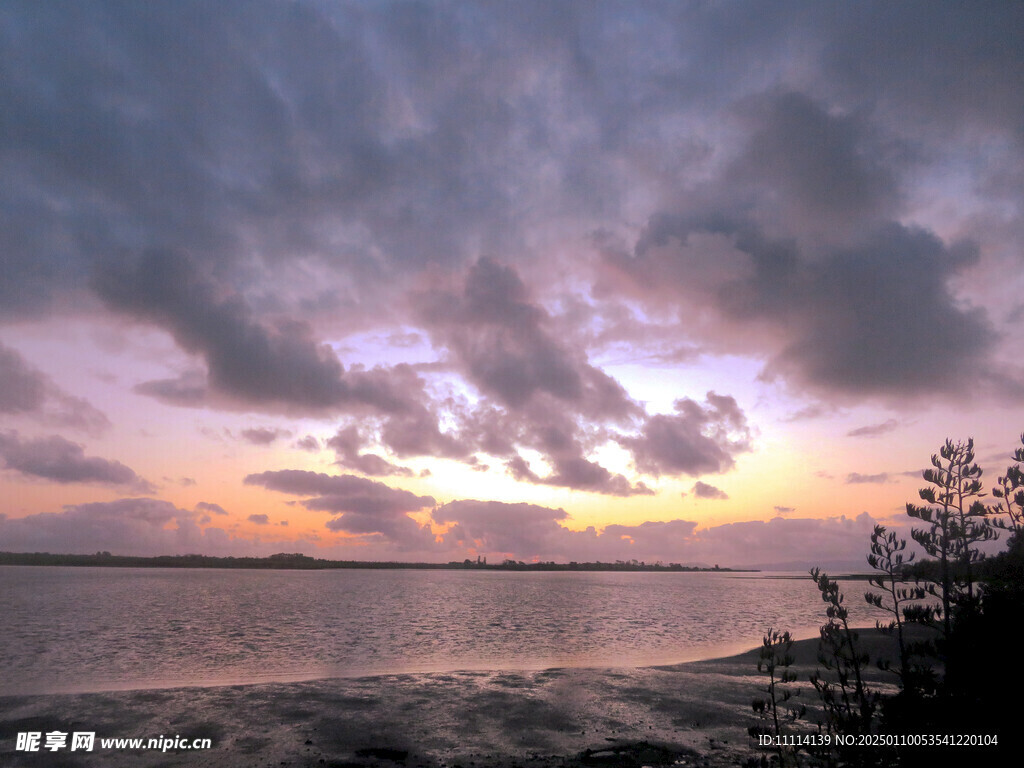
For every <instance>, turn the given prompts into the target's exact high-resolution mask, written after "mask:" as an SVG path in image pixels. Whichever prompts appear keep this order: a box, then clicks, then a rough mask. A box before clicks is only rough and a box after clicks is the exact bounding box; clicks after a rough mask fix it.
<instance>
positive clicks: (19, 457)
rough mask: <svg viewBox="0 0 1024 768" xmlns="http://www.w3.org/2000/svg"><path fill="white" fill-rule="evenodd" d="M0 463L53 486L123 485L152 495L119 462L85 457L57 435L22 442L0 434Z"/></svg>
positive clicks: (147, 486) (81, 450)
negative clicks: (86, 484) (46, 481)
mask: <svg viewBox="0 0 1024 768" xmlns="http://www.w3.org/2000/svg"><path fill="white" fill-rule="evenodd" d="M0 459H2V460H3V462H4V466H5V467H6V468H7V469H11V470H14V471H16V472H19V473H20V474H22V475H25V476H26V477H36V478H41V479H44V480H52V481H54V482H57V483H62V484H63V483H100V484H103V485H123V486H127V487H130V488H133V489H135V490H137V491H140V492H142V493H154V492H155V490H156V489H155V488H154V486H153V484H152V483H150V482H148V481H147V480H144V479H142V478H141V477H139V476H138V475H136V474H135V472H134V471H133V470H132V469H131V468H130V467H126V466H125V465H124V464H122V463H121V462H119V461H112V460H109V459H101V458H99V457H97V456H86V455H85V449H84V448H83V447H82V446H81V445H79V444H78V443H72V442H71V441H70V440H65V439H64V438H63V437H60V436H59V435H51V436H50V437H41V438H35V439H22V438H21V437H19V435H18V433H17V432H3V433H0Z"/></svg>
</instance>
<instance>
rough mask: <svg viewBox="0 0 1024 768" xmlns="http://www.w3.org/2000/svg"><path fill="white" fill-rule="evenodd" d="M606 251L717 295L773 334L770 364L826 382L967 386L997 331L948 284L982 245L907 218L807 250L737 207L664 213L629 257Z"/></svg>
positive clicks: (672, 282)
mask: <svg viewBox="0 0 1024 768" xmlns="http://www.w3.org/2000/svg"><path fill="white" fill-rule="evenodd" d="M702 236H703V237H716V238H720V237H722V236H725V237H726V238H727V240H728V241H729V242H730V243H731V247H730V251H729V257H730V258H729V259H728V260H723V259H722V258H720V255H719V253H718V252H716V251H715V250H702V249H701V248H700V247H696V245H695V244H699V243H700V242H701V237H702ZM608 258H609V259H610V261H611V262H613V263H616V264H617V265H618V266H619V267H621V268H623V269H624V270H625V272H626V274H628V275H630V277H631V279H633V280H637V281H642V282H643V284H644V285H657V286H659V287H658V290H659V291H661V292H662V296H664V295H665V293H664V291H666V290H675V291H677V292H678V293H679V294H680V295H682V296H685V297H686V299H687V301H690V302H693V304H695V305H696V306H700V305H702V304H707V302H709V301H710V304H711V307H712V308H713V309H714V310H716V311H717V312H718V314H719V317H720V319H721V320H722V322H723V323H724V324H725V325H731V326H733V327H735V328H740V329H743V328H747V329H758V328H760V329H763V330H764V331H767V332H768V333H770V334H772V335H774V337H775V339H776V341H774V342H772V343H773V344H775V345H777V347H776V348H777V349H778V352H777V353H776V354H775V356H774V357H772V358H771V359H770V361H769V363H768V365H767V366H766V368H765V375H766V376H768V377H772V376H777V375H785V376H786V377H788V378H789V379H790V380H792V381H794V382H796V383H800V384H803V385H806V386H810V387H812V388H816V389H820V390H825V391H828V392H831V393H838V394H843V395H848V396H851V395H852V396H865V395H884V394H893V395H918V394H929V393H942V392H945V393H950V392H954V393H955V392H960V391H962V390H963V389H964V388H965V387H966V386H967V385H968V384H970V383H976V382H977V377H976V376H975V374H974V373H973V371H975V370H977V369H979V368H983V367H984V365H985V362H986V359H987V357H988V355H989V353H990V352H991V351H992V350H993V348H994V345H995V343H996V341H997V338H998V337H997V334H996V332H995V330H994V328H993V326H992V325H991V323H990V322H989V320H988V318H987V316H986V314H985V312H984V310H982V309H981V308H977V307H970V306H965V305H964V303H963V302H962V301H960V300H958V299H957V298H956V297H955V296H954V295H953V293H952V290H951V288H950V282H951V281H952V280H953V279H954V278H955V277H957V276H959V275H960V274H961V273H962V272H964V271H965V270H966V269H968V268H970V267H971V266H972V265H973V264H975V262H976V261H977V251H976V249H975V248H974V247H973V246H972V245H970V244H968V243H959V244H954V245H952V246H947V245H946V244H944V243H943V242H942V241H941V240H939V239H938V238H937V237H936V236H935V235H933V234H931V233H929V232H927V231H924V230H921V229H914V228H910V227H906V226H903V225H901V224H896V223H891V222H888V223H885V222H883V223H880V224H878V225H877V226H875V227H873V228H870V229H868V230H867V231H865V232H863V233H861V234H859V235H857V236H856V237H855V238H854V239H853V240H852V241H851V242H850V244H848V245H827V246H822V247H821V249H820V250H816V251H814V252H807V251H806V250H804V249H803V248H801V247H800V246H799V245H798V244H797V243H796V242H794V241H792V240H773V239H770V238H766V237H765V236H764V234H763V233H762V232H761V231H760V230H759V228H758V227H756V226H754V225H750V224H742V223H740V221H739V220H735V219H730V218H721V219H718V220H714V219H701V220H697V219H692V218H688V217H664V216H661V217H657V218H655V219H652V220H651V222H650V224H649V226H648V228H647V230H646V231H645V232H644V234H643V235H642V236H641V238H640V240H639V241H638V245H637V251H636V255H635V256H634V257H626V258H625V259H623V258H622V257H621V256H616V255H614V254H609V255H608ZM741 338H742V337H741ZM725 343H726V345H729V344H733V345H734V344H736V343H737V342H736V341H726V342H725ZM739 343H743V342H742V341H741V342H739ZM952 360H956V361H957V364H956V365H951V364H950V361H952Z"/></svg>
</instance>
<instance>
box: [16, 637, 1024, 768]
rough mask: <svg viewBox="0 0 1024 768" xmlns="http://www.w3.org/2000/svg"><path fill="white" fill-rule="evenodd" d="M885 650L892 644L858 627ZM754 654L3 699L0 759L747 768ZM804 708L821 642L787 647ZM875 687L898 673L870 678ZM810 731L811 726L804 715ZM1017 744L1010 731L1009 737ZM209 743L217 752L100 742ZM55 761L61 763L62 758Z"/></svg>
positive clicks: (25, 763)
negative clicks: (46, 742) (28, 747)
mask: <svg viewBox="0 0 1024 768" xmlns="http://www.w3.org/2000/svg"><path fill="white" fill-rule="evenodd" d="M861 639H862V642H863V643H864V648H865V650H869V651H870V652H871V653H872V657H873V658H875V657H876V654H878V653H879V652H880V651H881V652H883V653H884V651H885V650H886V649H887V648H890V647H891V642H892V641H891V640H890V639H889V638H886V637H884V636H882V635H881V634H880V633H878V632H876V631H873V630H861ZM759 650H760V649H759V648H752V649H749V650H746V651H744V652H742V653H739V654H735V655H732V656H724V657H720V658H714V659H707V660H704V661H690V662H684V663H679V664H669V665H658V666H649V667H627V666H622V667H615V666H611V667H561V668H558V667H555V668H549V669H543V670H520V671H509V670H504V671H472V670H462V671H458V672H435V673H415V674H413V673H409V674H387V675H375V676H366V677H355V678H337V677H334V678H321V679H317V680H310V681H305V682H287V683H286V682H275V683H257V684H248V685H228V686H210V687H179V688H165V689H139V690H130V691H109V692H100V693H79V694H35V695H8V694H6V693H4V694H2V695H0V764H3V765H5V766H7V765H10V766H21V767H24V768H42V766H49V765H60V766H66V767H67V768H76V767H78V766H81V767H83V768H84V767H86V766H97V765H103V766H112V767H113V768H129V767H130V766H131V767H134V766H140V767H141V768H173V767H174V766H210V768H214V766H216V767H218V768H219V767H223V768H254V767H261V768H321V766H322V767H323V768H399V767H401V768H587V767H588V766H605V767H606V768H612V767H613V766H623V767H624V768H641V766H651V767H652V768H654V767H655V766H662V767H665V768H667V766H681V765H686V766H698V767H699V768H725V766H743V765H746V764H748V761H751V759H754V760H755V761H756V759H758V758H759V756H760V755H761V754H762V753H761V752H760V751H759V750H758V748H757V745H756V743H755V740H754V739H753V738H752V737H751V736H750V735H749V733H748V728H749V727H750V726H752V725H756V724H759V723H763V721H761V720H759V719H758V718H757V716H756V715H755V713H754V711H753V708H752V706H751V702H752V700H753V699H754V698H755V697H757V696H758V695H759V694H760V693H762V690H763V688H764V686H765V684H766V682H767V678H766V676H765V675H764V674H759V673H758V671H757V660H758V655H759ZM792 650H793V655H794V657H795V661H794V664H793V665H792V667H791V669H792V671H794V672H796V673H797V674H798V675H799V682H797V683H796V686H798V687H800V688H801V689H802V690H803V693H802V696H803V697H804V701H805V703H807V704H808V705H811V704H813V703H814V701H815V699H814V693H813V690H812V689H811V686H810V684H809V683H808V682H807V677H808V675H809V674H810V673H811V672H813V671H814V669H815V668H816V667H817V666H818V664H817V658H816V657H817V640H816V639H805V640H798V641H795V642H794V644H793V649H792ZM868 679H869V681H870V682H871V684H872V685H873V687H875V688H876V689H879V688H880V689H883V690H884V689H886V688H888V689H889V690H888V691H886V692H890V693H891V692H895V688H894V687H893V686H892V685H891V683H892V677H891V675H889V674H888V673H884V672H881V671H879V670H877V669H874V670H872V671H871V672H870V673H869V677H868ZM804 722H806V724H807V725H808V727H809V728H813V726H814V722H813V720H807V721H804ZM52 731H58V732H65V733H72V732H95V734H96V744H95V748H94V750H93V751H92V752H82V751H78V752H71V751H69V750H68V749H64V750H62V751H60V752H58V753H56V754H54V753H52V752H47V751H45V750H40V751H38V752H32V753H30V752H25V751H17V750H16V749H15V746H16V737H17V734H18V733H20V732H37V733H40V734H46V733H49V732H52ZM1005 736H1006V738H1009V734H1006V735H1005ZM178 737H180V738H183V739H187V740H192V739H209V740H210V741H211V747H210V748H209V749H195V750H189V749H183V748H178V747H177V745H172V746H171V748H170V749H168V750H167V751H160V750H159V749H140V748H112V747H110V746H109V745H107V748H102V747H101V743H100V740H101V739H104V738H115V739H136V738H137V739H142V740H143V741H145V740H148V739H151V738H152V739H157V738H160V739H165V741H164V742H162V743H164V744H169V743H171V742H173V741H174V739H176V738H178ZM55 758H56V759H57V760H56V762H55Z"/></svg>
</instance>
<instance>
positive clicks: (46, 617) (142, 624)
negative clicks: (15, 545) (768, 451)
mask: <svg viewBox="0 0 1024 768" xmlns="http://www.w3.org/2000/svg"><path fill="white" fill-rule="evenodd" d="M778 575H779V574H727V573H566V572H535V573H505V572H496V571H419V570H393V571H392V570H332V571H263V570H215V569H188V570H185V569H156V568H61V567H32V566H0V692H2V693H7V694H15V693H50V692H72V691H96V690H114V689H124V688H150V687H170V686H180V685H221V684H238V683H252V682H268V681H284V680H302V679H310V678H316V677H331V676H359V675H366V674H392V673H404V672H427V671H451V670H465V669H489V670H493V669H509V670H512V669H542V668H548V667H565V666H645V665H652V664H667V663H675V662H680V661H691V660H696V659H700V658H711V657H715V656H723V655H729V654H732V653H736V652H739V651H743V650H747V649H749V648H752V647H755V646H758V645H760V642H761V636H762V635H763V634H764V632H765V630H766V629H767V628H768V627H769V626H774V627H780V628H783V629H788V630H790V631H791V632H793V633H794V635H796V636H799V637H810V636H813V635H816V634H817V627H818V626H819V625H820V624H821V623H823V622H824V620H825V618H824V610H823V609H824V603H822V601H821V598H820V596H819V594H818V592H817V590H816V589H815V586H814V584H813V582H812V581H811V580H810V578H809V577H806V575H803V576H804V577H803V578H776V576H778ZM794 575H797V576H800V575H801V574H794ZM866 586H867V585H866V583H865V582H851V583H848V584H843V588H844V592H845V593H846V596H847V604H848V605H849V606H850V608H851V612H852V614H853V616H854V617H855V618H856V619H857V623H859V624H861V625H871V624H873V621H874V618H875V616H876V615H878V616H880V614H875V613H872V612H870V611H869V607H868V606H867V605H866V604H865V603H864V599H863V597H862V594H863V592H864V590H865V588H866Z"/></svg>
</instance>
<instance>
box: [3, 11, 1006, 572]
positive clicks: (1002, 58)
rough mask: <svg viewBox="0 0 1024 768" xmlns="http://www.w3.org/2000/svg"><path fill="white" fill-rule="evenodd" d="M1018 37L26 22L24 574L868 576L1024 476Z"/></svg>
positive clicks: (961, 30)
mask: <svg viewBox="0 0 1024 768" xmlns="http://www.w3.org/2000/svg"><path fill="white" fill-rule="evenodd" d="M1022 39H1024V5H1021V4H1015V3H991V4H989V3H971V4H961V3H909V2H908V3H889V2H882V3H870V2H858V3H819V2H808V3H797V2H787V3H777V2H765V3H757V2H749V3H716V2H709V3H675V2H673V3H654V2H644V3H626V2H621V3H619V2H580V3H570V2H536V3H530V2H517V3H511V2H508V3H498V2H493V3H491V2H487V3H484V2H477V3H473V2H463V3H444V2H437V3H408V2H402V3H385V2H366V3H357V2H344V3H342V2H244V3H241V2H240V3H231V2H216V3H211V2H209V1H208V0H203V1H202V2H195V3H191V2H163V3H156V2H154V3H138V2H124V3H117V2H108V3H100V2H68V3H59V2H47V3H37V2H24V3H21V2H4V3H3V4H2V5H0V158H2V168H3V174H2V175H3V182H2V184H0V217H2V221H0V550H6V551H50V552H95V551H98V550H109V551H111V552H113V553H115V554H146V555H148V554H171V553H188V552H199V553H204V554H216V555H248V554H264V555H265V554H271V553H274V552H305V553H307V554H310V555H314V556H317V557H331V558H341V559H358V560H418V561H448V560H454V559H458V560H461V559H463V558H465V557H474V558H475V557H476V556H477V555H486V556H487V557H488V558H489V559H490V560H491V561H492V562H493V561H495V560H498V561H500V560H501V559H502V558H505V557H512V558H515V559H521V560H524V561H529V560H535V559H541V560H556V561H569V560H604V561H609V560H616V559H623V560H628V559H638V560H645V561H648V562H650V561H655V560H662V561H664V562H666V563H668V562H682V563H688V564H690V563H701V564H714V563H720V564H721V565H723V566H725V565H730V566H738V565H754V566H772V565H774V566H784V567H787V566H790V567H803V566H804V565H807V564H813V563H816V562H820V563H823V564H843V565H849V566H850V567H852V566H854V565H858V564H862V563H863V557H864V553H865V551H866V548H867V537H868V534H869V532H870V530H871V528H872V526H873V524H874V523H875V522H882V523H885V524H888V525H896V526H901V527H902V526H905V525H906V520H907V518H906V515H905V514H904V507H905V504H906V502H908V501H916V500H917V492H916V491H917V489H918V488H919V487H921V485H922V484H923V483H922V480H921V476H920V473H921V470H922V468H924V467H925V466H927V464H928V460H929V456H930V455H931V454H932V453H934V452H936V451H937V449H938V448H939V446H940V445H941V444H942V442H943V441H944V440H945V438H947V437H950V438H954V439H966V438H967V437H968V436H973V437H974V438H975V440H976V445H977V456H978V461H979V462H980V463H981V464H982V466H983V467H984V468H985V470H986V475H985V480H986V486H987V487H991V485H992V483H993V482H994V480H995V478H996V476H997V474H999V473H1000V472H1001V471H1002V470H1003V469H1004V468H1005V467H1006V465H1007V463H1008V456H1009V454H1010V453H1011V452H1012V450H1013V449H1014V448H1015V447H1016V446H1019V445H1020V435H1021V432H1022V431H1024V363H1022V358H1021V349H1022V348H1024V347H1022V342H1021V339H1022V335H1024V334H1022V331H1024V292H1022V289H1024V251H1022V243H1024V210H1022V201H1024V46H1022V45H1021V40H1022Z"/></svg>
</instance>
